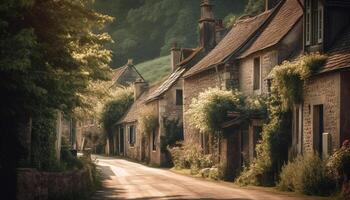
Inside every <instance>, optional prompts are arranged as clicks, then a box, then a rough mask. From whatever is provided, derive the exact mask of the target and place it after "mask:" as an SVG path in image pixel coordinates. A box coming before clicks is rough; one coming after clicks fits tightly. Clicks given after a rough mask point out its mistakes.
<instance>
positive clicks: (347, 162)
mask: <svg viewBox="0 0 350 200" xmlns="http://www.w3.org/2000/svg"><path fill="white" fill-rule="evenodd" d="M327 169H328V171H329V173H330V174H331V175H332V176H334V177H336V178H337V179H338V180H339V181H341V180H343V179H349V178H350V141H349V140H345V141H344V142H343V145H342V147H341V148H340V149H338V150H337V151H336V152H334V154H333V155H332V156H331V157H330V158H329V159H328V163H327Z"/></svg>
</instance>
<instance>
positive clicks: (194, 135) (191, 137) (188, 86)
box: [183, 69, 223, 144]
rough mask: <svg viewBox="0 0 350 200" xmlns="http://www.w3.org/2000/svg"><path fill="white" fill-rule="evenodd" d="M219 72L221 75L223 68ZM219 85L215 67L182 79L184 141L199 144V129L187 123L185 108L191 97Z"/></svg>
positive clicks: (186, 108)
mask: <svg viewBox="0 0 350 200" xmlns="http://www.w3.org/2000/svg"><path fill="white" fill-rule="evenodd" d="M219 74H221V76H222V75H223V70H220V71H219ZM219 85H220V82H219V77H218V75H217V73H216V71H215V69H211V70H208V71H205V72H203V73H200V74H198V75H195V76H193V77H189V78H186V79H185V80H184V89H183V91H184V93H183V95H184V110H185V112H184V140H185V142H186V143H194V144H195V143H197V144H200V134H199V131H198V130H197V129H195V128H194V127H193V126H191V125H190V124H189V116H188V114H186V110H188V108H189V106H190V104H191V101H192V99H193V98H196V97H197V96H198V94H199V93H200V92H203V91H205V90H206V89H208V88H210V87H215V86H219Z"/></svg>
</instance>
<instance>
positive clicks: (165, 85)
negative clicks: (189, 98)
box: [146, 67, 186, 101]
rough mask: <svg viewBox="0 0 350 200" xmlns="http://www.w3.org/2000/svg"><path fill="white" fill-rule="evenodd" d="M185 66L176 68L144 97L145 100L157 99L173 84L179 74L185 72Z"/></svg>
mask: <svg viewBox="0 0 350 200" xmlns="http://www.w3.org/2000/svg"><path fill="white" fill-rule="evenodd" d="M185 70H186V68H184V67H179V68H177V69H176V70H175V71H174V72H173V73H172V74H171V75H170V76H169V77H168V78H167V80H165V81H164V82H163V83H162V85H161V86H159V87H158V88H157V89H156V90H155V91H154V92H152V93H151V94H150V95H149V96H148V97H147V99H146V101H152V100H154V99H157V98H158V97H159V96H161V95H162V94H164V93H165V92H166V91H168V90H169V89H170V88H171V86H173V85H174V84H175V82H176V81H177V80H178V79H179V78H180V77H181V75H182V74H183V73H184V72H185Z"/></svg>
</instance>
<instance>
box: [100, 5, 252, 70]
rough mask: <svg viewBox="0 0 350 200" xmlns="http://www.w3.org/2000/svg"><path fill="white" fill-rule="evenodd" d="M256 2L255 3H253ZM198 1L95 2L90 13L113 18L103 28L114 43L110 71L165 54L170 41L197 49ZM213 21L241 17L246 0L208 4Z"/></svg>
mask: <svg viewBox="0 0 350 200" xmlns="http://www.w3.org/2000/svg"><path fill="white" fill-rule="evenodd" d="M254 1H256V0H254ZM200 2H201V0H132V1H130V0H96V1H95V4H94V9H96V10H97V11H99V12H101V13H104V14H108V15H110V16H113V17H115V21H114V22H113V23H111V24H110V25H109V26H108V27H107V31H108V32H109V34H110V35H111V36H112V38H113V40H114V43H113V44H112V45H111V46H110V47H109V48H110V49H111V50H112V51H113V61H112V64H111V65H112V66H113V67H119V66H121V65H123V64H125V62H126V60H127V59H128V58H132V59H134V61H135V63H140V62H142V61H146V60H150V59H153V58H157V57H159V56H164V55H168V54H169V50H170V48H171V45H172V43H173V42H174V41H176V42H177V43H178V44H180V45H181V46H186V47H195V46H196V45H197V40H198V36H197V28H198V19H199V15H200V12H199V11H200V10H199V5H200ZM211 2H212V4H214V5H215V7H214V13H215V17H216V18H221V19H224V18H225V17H226V16H229V15H230V14H231V16H232V14H233V15H237V16H239V15H241V14H242V13H243V12H244V8H245V5H246V3H247V0H211Z"/></svg>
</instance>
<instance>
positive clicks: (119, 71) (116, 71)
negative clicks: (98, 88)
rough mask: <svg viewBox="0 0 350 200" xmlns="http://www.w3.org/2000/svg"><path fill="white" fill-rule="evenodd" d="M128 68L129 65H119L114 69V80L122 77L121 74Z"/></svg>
mask: <svg viewBox="0 0 350 200" xmlns="http://www.w3.org/2000/svg"><path fill="white" fill-rule="evenodd" d="M127 68H128V65H124V66H123V67H119V68H117V69H113V70H112V80H113V81H116V80H118V79H119V78H120V76H121V75H122V74H123V73H124V72H125V70H126V69H127Z"/></svg>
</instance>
